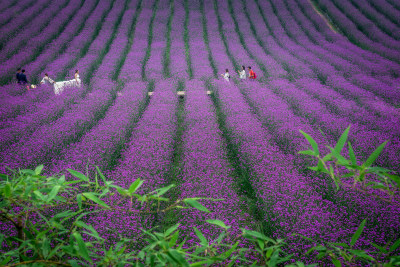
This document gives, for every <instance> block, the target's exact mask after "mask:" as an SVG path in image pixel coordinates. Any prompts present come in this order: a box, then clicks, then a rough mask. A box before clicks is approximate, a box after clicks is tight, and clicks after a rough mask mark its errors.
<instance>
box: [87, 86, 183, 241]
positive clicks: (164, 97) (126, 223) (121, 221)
mask: <svg viewBox="0 0 400 267" xmlns="http://www.w3.org/2000/svg"><path fill="white" fill-rule="evenodd" d="M175 87H176V84H175V82H174V81H171V80H165V81H162V82H159V83H157V84H156V85H155V90H154V95H153V96H151V98H150V103H149V105H148V107H147V109H146V110H145V112H144V113H143V115H142V117H141V118H140V120H139V122H138V124H137V125H136V126H135V127H134V129H133V132H132V136H131V139H130V140H129V141H128V142H127V143H126V145H125V150H124V152H123V153H122V158H121V160H120V162H119V164H118V166H116V168H115V170H114V171H112V172H111V173H110V175H109V177H110V178H111V179H112V180H114V181H116V184H117V185H120V186H123V187H128V186H129V185H130V184H131V183H133V182H134V181H135V180H136V179H138V178H140V179H142V180H144V183H143V185H142V187H141V188H140V190H139V191H138V192H139V193H148V192H150V191H152V190H154V189H156V188H160V187H163V186H166V185H167V182H168V181H167V180H166V174H167V173H168V170H169V167H170V165H171V160H172V154H173V149H172V148H173V141H174V135H175V133H176V115H175V110H176V107H177V104H178V102H177V97H176V94H175V92H174V89H175ZM115 201H118V200H115ZM132 206H133V207H137V208H138V209H139V210H147V208H148V207H147V206H146V205H143V206H140V204H138V203H136V202H134V203H129V202H128V201H127V202H123V203H121V207H125V208H129V207H132ZM107 214H108V215H109V216H112V217H113V229H115V231H113V232H112V233H110V235H114V236H108V235H106V238H118V235H117V234H118V233H119V234H124V235H126V236H127V237H128V238H129V237H131V238H134V239H135V240H136V242H137V244H136V245H137V246H139V247H140V246H141V245H142V244H143V240H140V239H137V238H135V237H137V236H138V235H140V234H141V230H140V228H142V227H146V228H147V229H148V228H151V227H154V226H155V225H156V223H157V222H158V220H159V219H158V217H157V215H156V214H144V215H140V214H131V215H130V216H125V214H124V213H123V212H122V211H118V212H108V213H107ZM104 223H106V221H96V222H94V224H95V227H96V229H99V231H100V232H104V229H106V228H107V227H108V226H107V225H104Z"/></svg>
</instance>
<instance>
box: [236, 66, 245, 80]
mask: <svg viewBox="0 0 400 267" xmlns="http://www.w3.org/2000/svg"><path fill="white" fill-rule="evenodd" d="M238 73H239V78H240V79H241V80H246V67H245V66H242V70H241V71H240V70H238Z"/></svg>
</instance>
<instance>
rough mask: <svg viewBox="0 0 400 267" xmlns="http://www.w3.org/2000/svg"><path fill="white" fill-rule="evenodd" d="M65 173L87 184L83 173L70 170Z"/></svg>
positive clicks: (87, 179) (87, 180)
mask: <svg viewBox="0 0 400 267" xmlns="http://www.w3.org/2000/svg"><path fill="white" fill-rule="evenodd" d="M67 171H69V173H70V174H71V175H72V176H74V177H76V178H79V179H80V180H81V181H85V182H89V178H87V177H86V176H85V175H84V174H83V173H81V172H78V171H74V170H71V169H67Z"/></svg>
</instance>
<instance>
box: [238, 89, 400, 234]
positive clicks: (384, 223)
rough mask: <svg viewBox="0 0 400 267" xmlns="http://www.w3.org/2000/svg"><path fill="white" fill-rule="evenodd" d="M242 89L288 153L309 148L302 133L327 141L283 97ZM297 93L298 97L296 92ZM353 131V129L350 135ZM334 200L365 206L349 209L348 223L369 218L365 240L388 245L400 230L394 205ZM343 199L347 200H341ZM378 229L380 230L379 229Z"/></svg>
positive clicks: (325, 184) (350, 197)
mask: <svg viewBox="0 0 400 267" xmlns="http://www.w3.org/2000/svg"><path fill="white" fill-rule="evenodd" d="M283 86H284V85H283ZM285 87H287V85H286V86H285ZM242 88H243V90H244V91H245V94H246V96H247V98H248V99H249V101H250V102H251V103H252V105H253V106H255V107H256V110H257V114H258V115H259V116H260V117H261V119H262V121H264V122H267V123H268V124H269V128H268V129H270V131H272V134H273V135H274V139H275V140H278V141H279V142H281V141H282V140H286V141H287V142H288V146H290V147H288V150H287V152H286V153H289V154H294V153H296V152H297V151H300V150H305V149H308V148H309V144H308V142H307V141H306V140H305V138H304V137H303V136H302V135H301V134H300V132H299V130H303V131H305V132H307V133H308V134H310V135H311V136H312V137H313V138H314V139H315V140H316V141H317V143H319V144H325V143H326V142H327V140H326V139H325V137H324V136H322V135H321V133H320V132H319V131H318V129H317V128H318V125H315V126H313V125H310V124H309V123H308V122H307V120H306V119H304V118H301V117H299V116H297V115H295V114H293V112H292V111H291V108H290V106H289V105H288V104H287V103H286V102H285V101H284V100H283V99H282V98H280V97H279V96H277V95H276V94H274V93H272V92H271V90H270V89H269V88H268V87H267V86H261V85H257V84H254V83H252V84H243V85H242ZM295 93H296V95H297V92H295ZM353 130H354V129H352V130H351V134H352V133H353ZM328 138H329V136H328ZM333 141H336V140H328V142H330V143H333ZM356 149H357V148H356ZM322 150H324V151H323V152H322V153H326V152H327V151H326V149H324V148H323V147H322ZM296 161H297V162H299V159H296ZM300 162H302V163H303V164H305V166H307V165H309V164H310V163H309V162H308V160H306V159H305V158H304V157H300ZM310 178H311V177H310ZM309 183H310V185H311V186H313V187H314V188H315V189H314V190H318V191H325V190H326V189H327V188H329V187H332V181H330V180H327V179H320V178H319V177H318V176H316V177H312V181H309ZM333 198H335V199H336V200H335V201H336V205H337V204H339V205H340V206H343V207H346V206H348V205H349V204H348V203H357V205H359V206H357V207H362V208H356V209H349V210H348V212H347V216H348V217H347V220H348V221H351V222H352V223H351V225H355V224H357V221H359V220H360V218H366V217H368V218H369V221H371V222H372V223H370V224H369V225H368V227H367V228H368V229H366V230H365V237H364V238H365V239H366V240H369V241H373V242H378V241H379V242H385V239H386V240H388V239H390V236H391V235H392V234H393V232H395V231H396V229H398V225H397V226H396V220H398V219H399V216H400V209H399V208H398V207H397V208H396V206H395V205H388V204H387V203H384V202H380V201H379V200H376V199H374V198H371V197H370V196H365V195H364V194H361V193H357V192H353V191H347V192H346V191H340V192H336V193H335V194H334V196H333ZM341 199H342V200H344V201H342V202H341V201H339V200H341ZM382 214H386V216H382ZM393 227H394V229H393ZM378 228H381V229H380V230H379V229H378ZM397 231H398V230H397ZM378 233H380V234H378Z"/></svg>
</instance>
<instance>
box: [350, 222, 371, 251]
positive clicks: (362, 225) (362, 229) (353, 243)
mask: <svg viewBox="0 0 400 267" xmlns="http://www.w3.org/2000/svg"><path fill="white" fill-rule="evenodd" d="M366 222H367V219H364V220H363V221H362V222H361V224H360V225H359V226H358V229H357V231H356V232H355V233H354V235H353V236H352V237H351V241H350V246H351V247H353V246H354V245H355V243H356V242H357V240H358V238H359V237H360V235H361V234H362V232H363V231H364V227H365V224H366Z"/></svg>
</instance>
